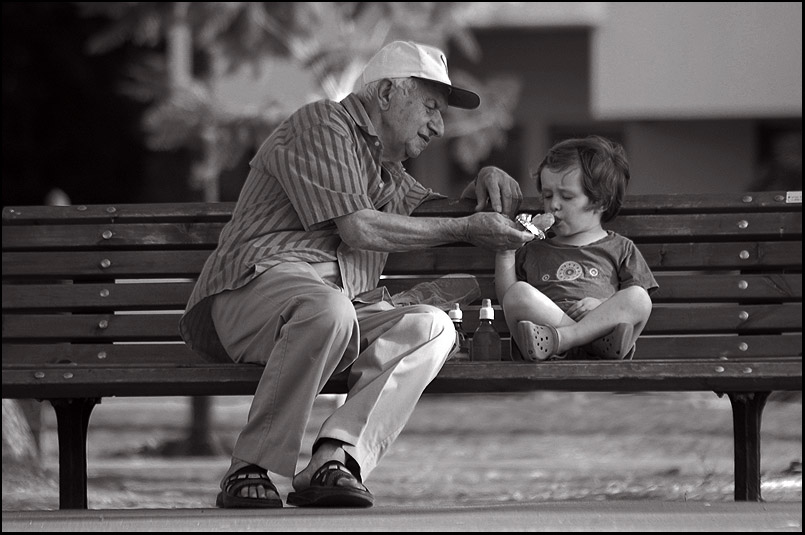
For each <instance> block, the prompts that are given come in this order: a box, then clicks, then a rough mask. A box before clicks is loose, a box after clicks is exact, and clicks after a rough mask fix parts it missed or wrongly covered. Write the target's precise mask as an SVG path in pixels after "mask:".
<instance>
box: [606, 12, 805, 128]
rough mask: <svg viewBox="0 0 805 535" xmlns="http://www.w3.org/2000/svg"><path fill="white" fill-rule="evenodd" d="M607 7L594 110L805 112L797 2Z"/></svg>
mask: <svg viewBox="0 0 805 535" xmlns="http://www.w3.org/2000/svg"><path fill="white" fill-rule="evenodd" d="M605 13H606V15H605V18H604V20H602V21H601V23H600V25H599V26H598V27H597V28H596V29H595V30H594V32H593V46H592V53H593V58H592V65H591V68H592V91H591V97H592V98H591V110H592V113H593V116H594V117H595V118H597V119H634V118H639V119H650V118H704V117H710V118H716V117H729V118H733V117H752V116H778V117H792V116H801V115H802V3H801V2H768V3H759V2H744V3H739V2H735V3H732V2H729V3H727V2H707V3H690V2H658V3H644V2H628V3H627V2H610V3H608V4H607V9H606V11H605Z"/></svg>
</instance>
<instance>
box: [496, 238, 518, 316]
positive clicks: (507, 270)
mask: <svg viewBox="0 0 805 535" xmlns="http://www.w3.org/2000/svg"><path fill="white" fill-rule="evenodd" d="M514 255H515V251H513V250H507V251H500V252H498V253H497V255H496V256H495V292H496V293H497V294H498V302H500V303H503V296H505V295H506V292H507V291H508V290H509V288H511V286H512V284H514V283H515V282H517V275H515V273H514Z"/></svg>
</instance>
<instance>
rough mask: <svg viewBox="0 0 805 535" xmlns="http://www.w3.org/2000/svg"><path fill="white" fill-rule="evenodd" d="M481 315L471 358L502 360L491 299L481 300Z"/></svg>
mask: <svg viewBox="0 0 805 535" xmlns="http://www.w3.org/2000/svg"><path fill="white" fill-rule="evenodd" d="M479 317H480V323H479V324H478V328H477V329H475V333H474V334H473V335H472V351H471V352H470V358H471V360H473V361H484V360H487V361H488V360H501V354H500V335H499V334H498V332H497V331H496V330H495V327H494V325H492V320H493V319H495V309H493V308H492V300H491V299H484V300H483V301H481V310H480V312H479Z"/></svg>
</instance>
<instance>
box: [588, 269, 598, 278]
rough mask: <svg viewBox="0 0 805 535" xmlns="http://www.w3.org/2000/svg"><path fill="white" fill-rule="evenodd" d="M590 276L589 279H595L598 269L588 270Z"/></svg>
mask: <svg viewBox="0 0 805 535" xmlns="http://www.w3.org/2000/svg"><path fill="white" fill-rule="evenodd" d="M590 276H591V277H597V276H598V269H596V268H590Z"/></svg>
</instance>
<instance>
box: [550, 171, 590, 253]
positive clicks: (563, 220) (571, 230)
mask: <svg viewBox="0 0 805 535" xmlns="http://www.w3.org/2000/svg"><path fill="white" fill-rule="evenodd" d="M542 196H543V205H544V208H545V212H550V213H552V214H553V215H554V217H555V218H556V222H555V223H554V224H553V226H552V227H551V230H553V231H554V233H556V235H557V236H559V237H564V238H567V237H570V236H575V235H578V234H582V233H584V232H589V231H600V230H601V215H602V214H603V210H601V208H600V207H598V206H592V205H591V203H590V198H589V197H587V195H586V194H585V193H584V189H583V188H582V185H581V169H579V168H578V167H577V166H573V167H571V168H570V169H566V170H565V171H560V172H554V171H551V170H550V169H547V168H546V169H543V170H542Z"/></svg>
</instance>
